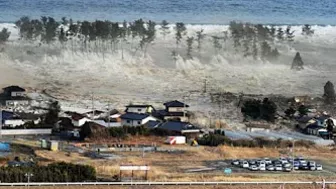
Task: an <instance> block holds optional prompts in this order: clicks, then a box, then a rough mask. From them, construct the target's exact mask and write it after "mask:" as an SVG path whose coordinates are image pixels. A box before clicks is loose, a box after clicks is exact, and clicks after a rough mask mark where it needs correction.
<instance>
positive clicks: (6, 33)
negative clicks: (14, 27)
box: [0, 28, 11, 44]
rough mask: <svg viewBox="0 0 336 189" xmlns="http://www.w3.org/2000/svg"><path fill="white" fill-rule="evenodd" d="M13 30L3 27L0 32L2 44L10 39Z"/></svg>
mask: <svg viewBox="0 0 336 189" xmlns="http://www.w3.org/2000/svg"><path fill="white" fill-rule="evenodd" d="M10 34H11V32H9V31H8V29H7V28H3V29H2V30H1V32H0V44H3V43H6V42H7V41H8V39H9V36H10Z"/></svg>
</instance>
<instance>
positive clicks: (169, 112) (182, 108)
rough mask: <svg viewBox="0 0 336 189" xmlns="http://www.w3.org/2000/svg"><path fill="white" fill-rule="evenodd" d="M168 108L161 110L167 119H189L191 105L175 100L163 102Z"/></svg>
mask: <svg viewBox="0 0 336 189" xmlns="http://www.w3.org/2000/svg"><path fill="white" fill-rule="evenodd" d="M163 105H164V106H165V107H166V108H165V110H160V111H159V113H160V114H161V116H162V117H163V119H165V120H179V121H188V119H189V114H188V108H189V105H187V104H185V103H183V102H180V101H177V100H174V101H170V102H166V103H164V104H163Z"/></svg>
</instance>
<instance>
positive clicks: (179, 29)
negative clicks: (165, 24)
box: [175, 22, 187, 46]
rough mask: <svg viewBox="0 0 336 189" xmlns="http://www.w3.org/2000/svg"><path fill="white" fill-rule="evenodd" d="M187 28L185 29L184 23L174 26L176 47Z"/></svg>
mask: <svg viewBox="0 0 336 189" xmlns="http://www.w3.org/2000/svg"><path fill="white" fill-rule="evenodd" d="M186 30H187V28H186V27H185V25H184V23H182V22H177V23H176V25H175V31H176V33H175V38H176V46H178V44H179V43H180V42H181V39H182V38H183V36H184V35H185V34H186Z"/></svg>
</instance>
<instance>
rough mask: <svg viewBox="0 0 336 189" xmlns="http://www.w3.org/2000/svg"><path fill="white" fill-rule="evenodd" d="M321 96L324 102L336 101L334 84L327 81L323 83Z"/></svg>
mask: <svg viewBox="0 0 336 189" xmlns="http://www.w3.org/2000/svg"><path fill="white" fill-rule="evenodd" d="M323 98H324V100H325V102H326V103H334V102H335V101H336V94H335V88H334V84H333V83H331V82H330V81H328V82H327V83H326V84H325V85H324V94H323Z"/></svg>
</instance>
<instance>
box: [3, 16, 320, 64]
mask: <svg viewBox="0 0 336 189" xmlns="http://www.w3.org/2000/svg"><path fill="white" fill-rule="evenodd" d="M170 24H172V25H173V31H172V30H171V29H170ZM15 25H16V27H17V28H18V30H19V36H20V39H21V40H28V41H40V42H42V43H46V44H50V43H52V42H54V41H59V42H60V43H62V44H64V43H66V42H67V41H71V48H72V49H74V47H73V46H74V41H75V40H77V41H78V40H79V41H80V49H81V50H82V51H90V50H91V48H93V49H94V50H95V51H96V52H105V51H107V50H111V51H112V52H115V51H116V50H118V49H120V50H122V52H123V49H124V48H125V47H124V46H125V45H127V44H130V43H131V44H133V42H136V43H137V45H136V46H133V45H132V46H131V48H134V49H135V52H137V51H138V50H142V51H143V53H144V55H145V54H146V51H147V48H148V46H149V45H150V44H151V43H152V42H153V41H154V40H155V38H156V35H157V33H160V34H161V35H162V36H163V38H164V39H166V36H167V35H168V34H170V33H171V32H173V35H174V36H175V43H176V47H175V49H173V50H172V51H171V55H172V57H173V59H174V60H176V57H177V55H181V54H179V53H180V52H181V50H182V49H181V48H182V47H183V48H186V49H185V55H184V56H185V57H186V58H187V59H192V58H193V57H194V56H195V55H196V53H199V52H200V51H201V50H202V47H203V45H202V44H203V41H204V39H206V38H208V39H210V40H211V41H212V43H213V48H214V49H215V51H216V53H220V52H221V51H223V50H226V48H227V45H232V47H233V48H234V49H235V51H236V52H237V53H241V54H242V55H243V56H245V57H248V56H251V57H253V58H254V59H258V58H261V59H262V60H274V59H276V58H277V57H278V56H279V51H278V49H277V48H275V47H274V46H275V45H274V41H275V40H277V41H282V42H283V41H289V42H291V41H293V40H294V33H295V31H292V29H291V27H290V26H288V27H287V28H286V30H283V29H282V27H278V28H276V27H275V26H271V27H268V26H265V25H261V24H249V23H238V22H231V23H230V25H229V30H228V31H223V32H221V33H220V34H216V35H211V36H207V35H206V34H205V33H204V30H203V29H200V30H199V31H196V32H194V33H188V32H187V29H186V25H185V24H184V23H183V22H177V23H169V22H167V21H166V20H163V21H162V22H161V23H156V22H154V21H151V20H148V21H145V20H143V19H138V20H135V21H133V22H126V21H124V22H122V23H119V22H111V21H108V20H95V21H85V20H84V21H77V22H75V21H73V20H72V19H67V18H65V17H63V18H62V19H61V21H56V19H54V18H52V17H46V16H42V17H41V18H40V19H30V18H29V17H27V16H24V17H21V18H20V19H19V20H18V21H16V22H15ZM313 33H314V31H313V30H312V29H311V26H310V25H304V26H303V27H302V34H303V35H307V36H310V35H312V34H313ZM9 34H10V32H8V30H3V31H2V32H1V33H0V42H1V41H6V40H8V37H9ZM7 36H8V37H7ZM229 39H230V40H231V41H232V42H233V44H229V43H228V40H229ZM75 44H77V43H76V42H75ZM182 44H183V45H184V46H182ZM91 45H93V47H91ZM196 50H197V52H196ZM103 55H104V53H103ZM122 58H123V53H122Z"/></svg>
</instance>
